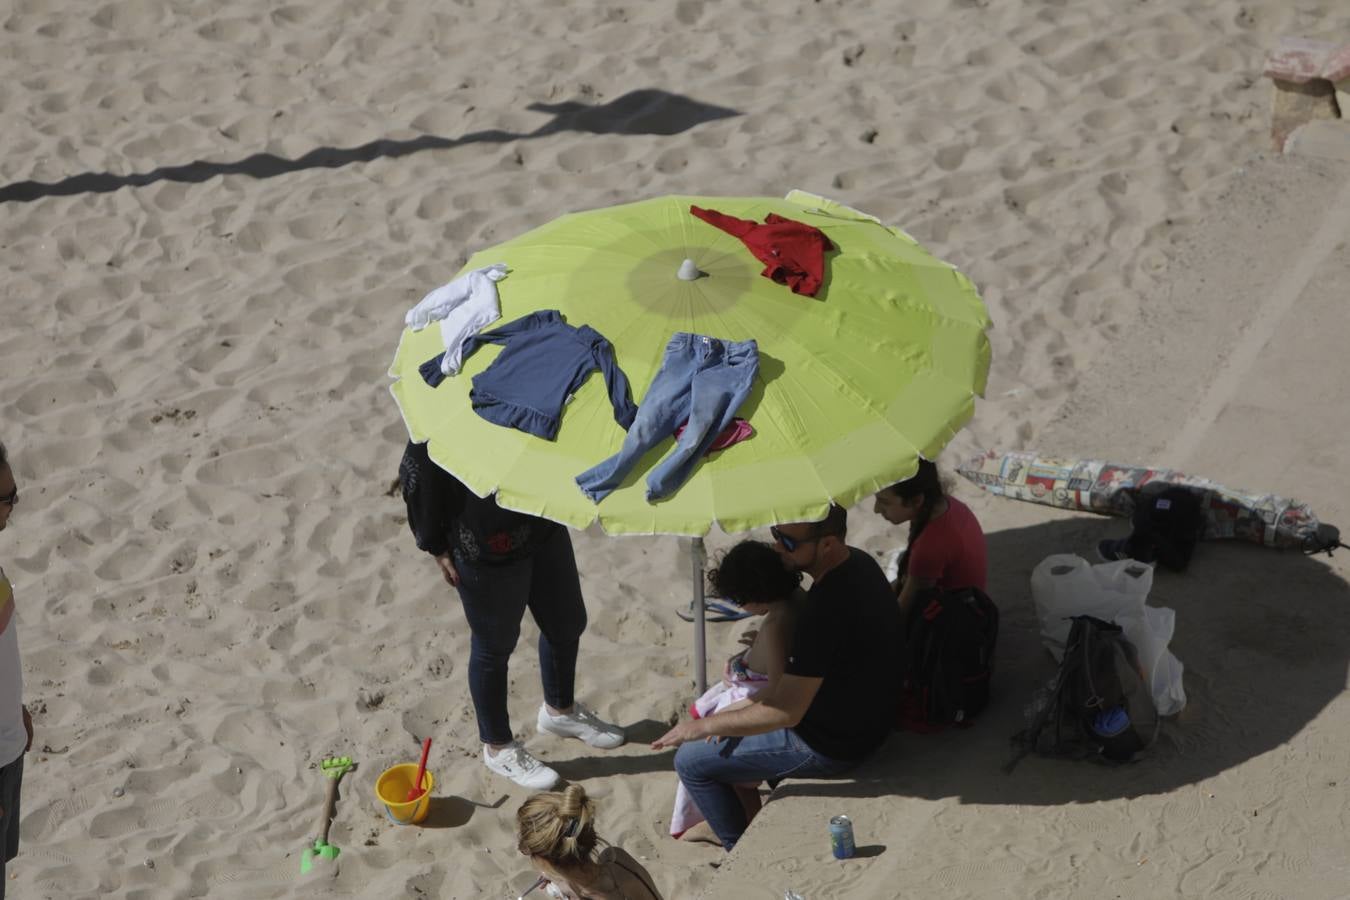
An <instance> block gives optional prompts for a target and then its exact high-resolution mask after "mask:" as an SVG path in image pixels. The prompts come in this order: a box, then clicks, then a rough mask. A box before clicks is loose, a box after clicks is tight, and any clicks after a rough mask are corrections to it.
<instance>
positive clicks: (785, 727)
mask: <svg viewBox="0 0 1350 900" xmlns="http://www.w3.org/2000/svg"><path fill="white" fill-rule="evenodd" d="M846 529H847V513H846V512H845V510H844V509H842V508H841V507H838V506H834V507H831V508H830V512H829V514H828V515H827V516H826V518H825V519H824V520H823V521H821V522H799V523H796V524H792V525H782V526H777V527H775V528H773V529H771V530H772V533H773V537H774V540H775V541H776V543H777V548H778V552H779V554H780V555H781V556H782V558H783V564H784V565H785V566H787V567H788V568H789V569H793V570H796V571H801V572H805V573H806V574H808V575H810V576H811V579H812V584H811V589H810V591H808V592H807V597H806V602H805V604H804V605H803V608H802V610H801V612H800V613H799V615H798V617H797V621H796V625H795V627H794V631H793V638H792V642H791V645H790V646H789V648H788V658H787V664H786V666H785V669H784V673H783V677H782V678H781V679H780V680H779V683H778V687H777V688H776V689H775V690H774V691H773V693H772V694H771V695H769V696H766V695H765V694H759V695H758V696H756V697H755V702H754V703H752V704H751V705H749V706H746V707H744V708H741V709H735V710H728V711H727V712H723V713H718V714H716V715H713V716H709V717H707V718H704V719H695V720H692V721H688V722H681V723H680V724H678V725H676V726H675V727H674V728H672V729H671V730H670V731H669V732H667V733H666V734H665V735H664V736H663V737H661V738H659V739H658V740H656V741H655V742H653V744H652V746H653V747H654V748H656V749H664V748H666V747H679V750H678V751H676V753H675V771H676V772H677V773H679V776H680V781H681V782H682V783H683V784H684V786H685V789H686V790H687V791H688V792H689V795H690V796H691V797H692V798H693V800H694V803H695V804H696V805H697V806H698V808H699V812H701V813H703V817H704V818H705V819H707V820H708V824H709V825H710V826H712V829H713V831H714V832H715V833H716V834H717V837H718V839H719V840H721V842H722V846H723V847H725V848H726V849H728V850H730V849H731V848H732V847H734V846H735V845H736V842H737V841H738V840H739V839H740V837H741V834H742V833H744V831H745V828H746V826H747V825H748V824H749V823H748V820H747V817H746V812H745V809H744V808H743V806H742V805H741V802H740V800H739V799H738V797H737V795H736V791H735V789H734V787H733V786H734V785H736V784H744V783H747V782H749V783H755V782H758V781H764V780H769V781H776V780H778V779H782V778H787V777H792V776H796V777H806V778H822V777H830V776H835V775H840V774H843V773H844V772H847V771H848V770H849V769H852V768H853V767H854V766H856V765H857V764H858V763H860V762H861V761H862V760H863V759H865V758H866V757H868V756H869V755H871V754H872V752H873V751H875V750H876V749H877V748H878V747H880V746H881V744H882V742H883V741H884V740H885V739H886V735H887V734H888V733H889V732H890V729H891V724H892V722H893V720H894V710H895V707H896V704H897V703H898V700H899V698H898V690H899V672H898V662H897V655H896V648H897V647H898V646H899V639H900V611H899V608H898V607H897V606H896V604H895V594H894V592H893V591H892V590H891V586H890V584H889V583H888V582H887V581H886V576H885V574H884V573H883V572H882V571H881V567H880V566H878V565H877V563H876V561H875V560H874V559H872V557H871V556H869V555H868V554H867V553H864V552H863V551H861V550H856V549H854V548H852V547H849V546H848V545H847V544H846V543H844V537H845V532H846ZM707 737H719V738H722V740H720V741H717V742H716V743H707V742H705V741H704V740H702V739H703V738H707Z"/></svg>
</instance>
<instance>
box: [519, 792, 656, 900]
mask: <svg viewBox="0 0 1350 900" xmlns="http://www.w3.org/2000/svg"><path fill="white" fill-rule="evenodd" d="M594 820H595V804H594V803H592V802H591V800H590V798H589V797H587V796H586V789H585V788H583V787H582V786H581V785H579V784H570V785H568V786H567V787H566V788H564V789H563V790H561V791H546V792H544V793H540V794H535V795H534V796H533V797H530V798H529V799H528V800H526V801H525V802H524V803H522V804H521V806H520V809H519V810H517V811H516V834H517V844H516V846H517V848H518V849H519V850H520V852H521V853H523V854H525V855H526V856H528V857H529V858H530V863H531V864H532V865H533V866H534V867H535V869H536V870H538V872H539V874H540V876H541V877H542V878H543V879H544V880H545V882H544V883H545V884H546V886H547V889H548V893H549V894H550V895H551V896H553V897H562V898H564V900H661V893H660V892H659V891H658V890H657V889H656V885H655V884H654V883H653V882H652V877H651V876H650V875H648V874H647V870H646V869H644V868H643V867H642V866H641V864H640V863H638V861H637V860H635V859H633V857H632V856H630V855H629V854H628V853H627V852H625V851H624V850H623V848H621V847H615V846H614V845H612V844H610V843H608V842H606V841H603V840H602V839H601V838H600V837H599V836H598V835H596V833H595V824H594ZM602 844H603V845H604V846H603V847H601V846H600V845H602Z"/></svg>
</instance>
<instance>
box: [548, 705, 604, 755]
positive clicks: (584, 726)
mask: <svg viewBox="0 0 1350 900" xmlns="http://www.w3.org/2000/svg"><path fill="white" fill-rule="evenodd" d="M538 725H539V730H540V731H541V732H546V733H548V734H556V735H558V736H559V737H574V738H580V739H581V740H583V741H585V742H586V743H588V744H590V745H591V746H592V747H598V748H599V749H601V750H613V749H614V748H615V747H617V746H619V745H620V744H622V743H623V741H624V736H623V729H622V728H620V727H619V726H618V725H611V724H609V723H608V722H605V721H602V720H601V718H600V717H599V716H597V715H596V714H595V713H593V712H591V711H590V710H589V709H587V708H586V707H584V706H582V705H581V704H580V703H577V704H574V705H573V706H572V711H571V712H570V713H566V714H565V715H561V716H555V715H553V714H552V713H550V712H549V711H548V707H547V706H542V705H541V706H540V707H539V720H538Z"/></svg>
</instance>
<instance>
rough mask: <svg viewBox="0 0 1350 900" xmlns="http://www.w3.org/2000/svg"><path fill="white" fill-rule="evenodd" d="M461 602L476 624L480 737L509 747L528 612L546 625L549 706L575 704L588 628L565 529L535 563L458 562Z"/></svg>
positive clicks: (472, 672)
mask: <svg viewBox="0 0 1350 900" xmlns="http://www.w3.org/2000/svg"><path fill="white" fill-rule="evenodd" d="M455 567H456V568H457V569H458V570H459V578H460V581H459V599H460V602H461V603H462V604H463V606H464V618H466V619H468V620H469V630H470V632H471V638H470V641H469V695H470V696H471V697H473V711H474V713H475V714H476V715H477V717H478V738H479V740H481V741H482V742H483V743H485V744H508V743H510V742H511V740H512V732H511V720H510V717H509V716H508V715H507V712H506V690H507V670H508V667H509V665H510V660H511V652H512V651H513V650H515V649H516V641H517V640H519V639H520V621H521V619H523V618H524V617H525V610H526V608H528V609H529V610H530V614H531V615H532V616H534V621H535V623H536V624H537V625H538V626H539V674H540V677H541V679H542V681H543V683H544V701H545V702H546V703H548V705H549V706H552V707H553V708H554V709H566V708H567V707H569V706H571V705H572V699H573V698H572V690H573V685H574V681H575V678H576V670H577V650H578V648H579V647H580V646H581V633H582V632H583V631H585V630H586V604H585V603H584V601H583V600H582V598H581V582H580V579H578V577H577V562H576V557H575V556H574V555H573V552H572V539H571V537H569V536H568V534H567V529H566V528H558V529H556V530H555V531H554V533H553V534H552V535H551V536H550V537H549V538H548V539H547V540H545V541H544V542H543V543H542V544H540V545H539V547H538V548H537V549H536V550H535V552H534V553H533V554H532V555H531V556H530V557H528V558H527V559H523V560H520V561H518V562H513V563H507V564H505V565H500V566H491V565H481V564H478V565H471V564H469V563H466V562H464V561H462V560H461V559H460V558H459V557H458V556H456V558H455Z"/></svg>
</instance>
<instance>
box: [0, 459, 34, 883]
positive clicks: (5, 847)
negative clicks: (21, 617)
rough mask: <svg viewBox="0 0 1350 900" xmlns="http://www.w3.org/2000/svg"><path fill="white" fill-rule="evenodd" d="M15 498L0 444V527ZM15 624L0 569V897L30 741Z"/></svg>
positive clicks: (14, 844) (13, 851) (15, 838)
mask: <svg viewBox="0 0 1350 900" xmlns="http://www.w3.org/2000/svg"><path fill="white" fill-rule="evenodd" d="M18 502H19V487H18V485H17V484H16V483H15V481H14V470H13V469H11V468H10V466H9V453H8V452H7V451H6V450H5V445H4V444H0V531H4V530H5V529H6V528H7V527H8V526H9V517H10V515H11V514H12V513H13V512H14V507H15V506H16V505H17V504H18ZM18 630H19V623H18V621H17V620H16V619H15V617H14V589H13V588H12V587H11V586H10V583H9V579H8V578H7V577H6V576H5V570H4V569H3V568H0V851H3V852H0V900H4V896H5V883H6V880H7V879H6V877H5V864H6V863H8V862H9V861H10V860H11V859H13V858H14V857H15V856H16V855H18V852H19V792H20V789H21V788H22V786H23V755H24V754H25V753H27V752H28V749H29V748H30V747H32V746H33V719H32V717H31V716H29V715H28V707H26V706H24V705H23V666H22V665H20V663H19V635H18Z"/></svg>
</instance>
